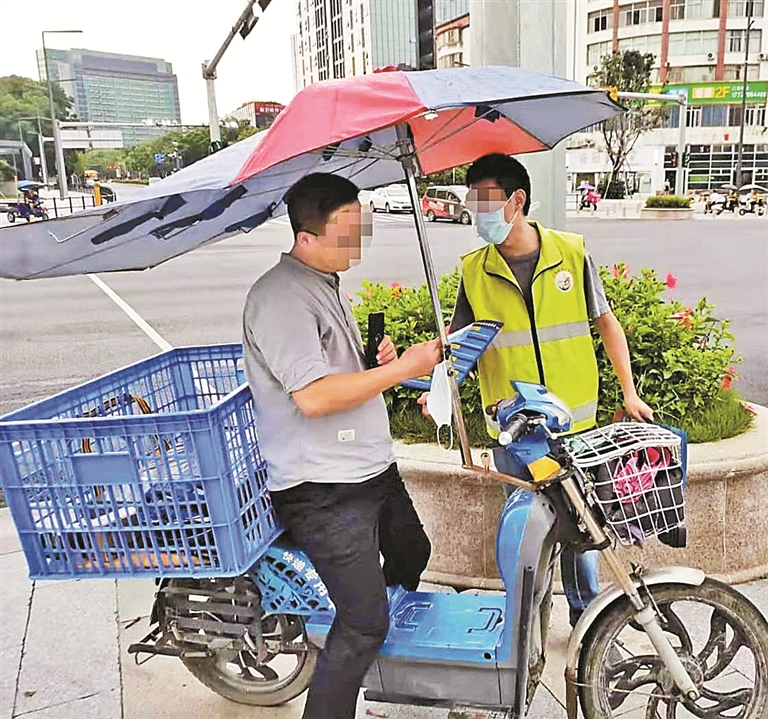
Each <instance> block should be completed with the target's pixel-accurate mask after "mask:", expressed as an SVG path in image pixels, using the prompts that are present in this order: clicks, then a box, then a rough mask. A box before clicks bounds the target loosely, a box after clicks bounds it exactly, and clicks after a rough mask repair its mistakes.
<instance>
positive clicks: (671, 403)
mask: <svg viewBox="0 0 768 719" xmlns="http://www.w3.org/2000/svg"><path fill="white" fill-rule="evenodd" d="M600 276H601V278H602V280H603V285H604V287H605V292H606V295H607V297H608V300H609V302H610V304H611V308H612V309H613V312H614V314H615V315H616V317H617V319H618V320H619V322H620V323H621V325H622V326H623V327H624V331H625V333H626V336H627V343H628V345H629V354H630V357H631V358H632V369H633V373H634V377H635V384H636V386H637V391H638V393H639V394H640V396H641V397H642V398H643V399H644V400H645V402H647V403H648V404H649V405H650V406H651V407H652V408H653V410H654V414H655V416H656V418H657V419H658V420H659V421H661V422H666V423H669V424H675V425H678V426H679V425H683V426H684V427H689V428H690V427H694V426H697V425H698V423H699V419H700V417H701V416H702V414H703V413H704V412H706V411H707V410H708V409H710V408H711V407H713V406H715V405H716V403H717V402H718V397H719V394H720V391H721V389H723V388H729V387H730V384H731V382H732V381H733V378H734V367H733V366H734V365H735V364H736V363H738V362H740V359H738V358H736V357H735V353H736V351H735V349H734V347H733V345H732V341H733V335H732V334H731V333H730V332H729V330H728V327H729V325H730V321H728V320H720V319H718V318H716V317H715V316H714V315H713V314H712V310H713V305H711V304H710V303H709V302H707V300H706V299H705V298H702V299H701V300H699V302H698V303H697V304H696V306H695V307H693V308H691V307H686V306H685V305H684V304H683V303H682V302H680V301H679V300H666V299H665V298H664V297H663V294H664V292H665V291H666V290H667V289H673V288H674V287H676V285H677V280H676V278H674V277H673V276H672V275H668V276H667V278H666V281H665V282H662V281H661V280H660V279H658V278H657V277H656V273H655V272H654V271H653V270H642V271H641V272H640V274H639V275H637V276H634V277H633V276H631V275H630V273H629V269H628V268H627V267H626V265H624V264H623V263H622V264H619V265H617V266H615V267H614V268H613V269H612V270H608V268H605V267H601V268H600ZM595 352H596V354H597V363H598V368H599V372H600V396H599V401H598V406H599V409H598V422H599V423H605V422H608V421H610V420H611V418H612V415H613V413H614V411H615V410H616V409H617V408H619V407H621V405H622V393H621V388H620V386H619V382H618V380H617V379H616V375H615V374H614V372H613V370H612V368H611V364H610V360H609V359H608V355H607V353H606V351H605V348H604V347H603V344H602V342H601V340H600V339H599V337H595Z"/></svg>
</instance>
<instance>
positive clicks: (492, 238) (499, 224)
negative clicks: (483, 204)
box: [475, 198, 520, 245]
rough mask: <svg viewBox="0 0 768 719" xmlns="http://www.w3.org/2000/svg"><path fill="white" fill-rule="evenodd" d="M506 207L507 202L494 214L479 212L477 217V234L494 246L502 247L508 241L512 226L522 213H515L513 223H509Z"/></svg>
mask: <svg viewBox="0 0 768 719" xmlns="http://www.w3.org/2000/svg"><path fill="white" fill-rule="evenodd" d="M511 199H512V198H510V200H511ZM507 202H509V200H507ZM506 207H507V203H506V202H505V203H504V206H503V207H500V208H499V209H498V210H495V211H494V212H478V213H477V214H476V215H475V228H476V230H477V234H478V235H480V237H482V239H484V240H485V241H486V242H488V243H490V244H492V245H500V244H501V243H502V242H504V240H506V239H507V235H509V233H510V232H511V231H512V226H513V225H514V224H515V220H516V219H517V215H518V213H519V212H520V210H518V211H517V212H515V216H514V217H513V218H512V222H507V221H506V220H505V219H504V210H505V209H506Z"/></svg>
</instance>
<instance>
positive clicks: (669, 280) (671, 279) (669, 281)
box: [664, 272, 677, 290]
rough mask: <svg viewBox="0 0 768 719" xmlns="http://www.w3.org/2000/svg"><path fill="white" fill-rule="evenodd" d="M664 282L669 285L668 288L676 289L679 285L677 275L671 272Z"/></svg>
mask: <svg viewBox="0 0 768 719" xmlns="http://www.w3.org/2000/svg"><path fill="white" fill-rule="evenodd" d="M664 284H665V285H666V286H667V288H668V289H670V290H674V289H675V287H677V277H675V276H674V275H673V274H672V273H671V272H670V273H669V274H668V275H667V279H666V280H664Z"/></svg>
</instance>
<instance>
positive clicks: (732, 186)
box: [720, 183, 739, 190]
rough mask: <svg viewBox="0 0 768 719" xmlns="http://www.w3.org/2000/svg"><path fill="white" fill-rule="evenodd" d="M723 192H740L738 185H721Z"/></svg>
mask: <svg viewBox="0 0 768 719" xmlns="http://www.w3.org/2000/svg"><path fill="white" fill-rule="evenodd" d="M720 189H721V190H738V189H739V188H738V187H736V185H732V184H730V183H728V184H727V185H720Z"/></svg>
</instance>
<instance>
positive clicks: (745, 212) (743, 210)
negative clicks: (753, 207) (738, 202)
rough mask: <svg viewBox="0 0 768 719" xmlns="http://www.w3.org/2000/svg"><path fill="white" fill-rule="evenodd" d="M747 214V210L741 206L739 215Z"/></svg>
mask: <svg viewBox="0 0 768 719" xmlns="http://www.w3.org/2000/svg"><path fill="white" fill-rule="evenodd" d="M746 214H747V211H746V210H745V209H744V208H743V207H741V208H739V215H741V216H742V217H744V215H746Z"/></svg>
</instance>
